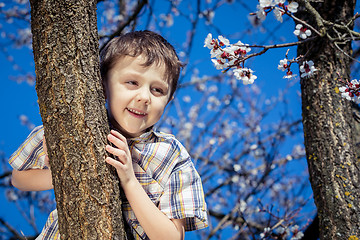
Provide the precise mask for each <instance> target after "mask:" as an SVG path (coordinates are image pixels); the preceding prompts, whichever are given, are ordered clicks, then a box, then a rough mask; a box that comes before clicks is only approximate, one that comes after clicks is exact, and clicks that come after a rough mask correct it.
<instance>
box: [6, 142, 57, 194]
mask: <svg viewBox="0 0 360 240" xmlns="http://www.w3.org/2000/svg"><path fill="white" fill-rule="evenodd" d="M42 144H43V151H44V153H45V166H47V167H48V169H28V170H22V171H18V170H16V169H14V170H13V171H12V177H11V184H12V185H13V186H14V187H16V188H17V189H19V190H21V191H44V190H49V189H53V185H52V176H51V170H50V164H49V157H48V155H47V148H46V141H45V137H43V143H42Z"/></svg>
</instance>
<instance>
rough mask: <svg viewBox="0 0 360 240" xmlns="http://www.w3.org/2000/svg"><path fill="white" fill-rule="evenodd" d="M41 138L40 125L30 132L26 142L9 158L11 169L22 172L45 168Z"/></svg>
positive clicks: (41, 129)
mask: <svg viewBox="0 0 360 240" xmlns="http://www.w3.org/2000/svg"><path fill="white" fill-rule="evenodd" d="M43 136H44V127H43V126H42V125H41V126H38V127H36V128H34V129H33V130H32V132H31V133H30V134H29V136H28V137H27V138H26V140H25V141H24V142H23V143H22V144H21V145H20V147H19V148H18V149H17V150H16V151H15V152H14V153H13V154H12V155H11V156H10V158H9V163H10V165H11V167H12V168H13V169H16V170H19V171H22V170H26V169H42V168H45V153H44V151H43Z"/></svg>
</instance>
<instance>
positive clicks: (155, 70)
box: [9, 31, 207, 239]
mask: <svg viewBox="0 0 360 240" xmlns="http://www.w3.org/2000/svg"><path fill="white" fill-rule="evenodd" d="M100 58H101V61H100V62H101V63H100V70H101V77H102V80H103V85H104V90H105V95H106V99H107V104H108V115H109V121H110V126H111V129H112V130H111V132H110V134H109V135H108V140H109V142H110V143H111V144H113V145H112V146H111V145H107V146H106V147H105V148H106V150H107V151H108V152H109V153H111V154H112V155H113V156H115V157H114V158H113V157H107V158H106V159H105V161H106V162H107V163H108V164H111V165H112V166H114V167H115V168H116V170H117V173H118V175H119V178H120V182H121V186H122V188H123V190H124V193H125V195H126V199H124V200H123V205H122V209H123V213H124V218H125V220H126V222H127V223H128V225H129V226H130V230H131V236H133V238H134V239H184V231H187V230H194V229H200V228H204V227H206V226H207V216H206V204H205V201H204V195H203V190H202V184H201V180H200V177H199V175H198V173H197V172H196V170H195V168H194V166H193V163H192V162H191V159H190V156H189V154H188V153H187V151H186V150H185V149H184V147H183V146H182V145H181V144H180V143H179V142H178V141H177V140H176V139H175V138H174V137H173V136H172V135H169V134H164V133H160V132H156V131H154V130H153V126H154V124H155V123H156V122H158V120H159V119H160V117H161V115H162V113H163V111H164V109H165V107H166V105H167V104H168V103H169V101H171V100H172V98H173V94H174V92H175V89H176V85H177V80H178V77H179V73H180V68H181V63H180V61H179V60H178V57H177V55H176V52H175V50H174V48H173V47H172V46H171V45H170V44H169V43H168V42H167V41H166V40H165V39H164V38H162V37H161V36H160V35H158V34H156V33H153V32H150V31H140V32H132V33H128V34H125V35H123V36H120V37H118V38H114V39H112V40H111V41H110V42H109V44H107V46H106V47H105V48H104V50H103V51H102V52H101V54H100ZM42 136H43V128H42V127H41V126H40V127H37V128H35V129H34V130H33V132H32V133H30V135H29V136H28V138H27V140H26V141H25V142H24V143H23V144H22V145H21V146H20V147H19V149H18V150H17V151H16V152H15V153H14V154H13V155H12V156H11V157H10V160H9V163H10V164H11V165H12V167H13V168H14V170H13V177H12V183H13V185H14V186H15V187H17V188H19V189H21V190H28V191H40V190H46V189H51V188H52V183H51V171H50V169H49V168H47V167H46V165H47V164H46V159H45V158H46V157H45V156H46V144H44V140H43V137H42ZM44 148H45V149H44ZM36 168H38V169H36ZM22 170H25V171H22ZM37 239H60V237H59V231H58V226H57V212H56V210H55V211H54V212H52V213H51V214H50V216H49V219H48V221H47V223H46V225H45V227H44V229H43V231H42V233H41V234H40V236H39V237H38V238H37Z"/></svg>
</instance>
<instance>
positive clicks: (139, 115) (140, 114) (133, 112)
mask: <svg viewBox="0 0 360 240" xmlns="http://www.w3.org/2000/svg"><path fill="white" fill-rule="evenodd" d="M126 109H127V110H128V111H129V112H130V113H132V114H134V115H135V116H137V117H144V116H146V115H147V113H145V112H140V111H137V110H135V109H131V108H126Z"/></svg>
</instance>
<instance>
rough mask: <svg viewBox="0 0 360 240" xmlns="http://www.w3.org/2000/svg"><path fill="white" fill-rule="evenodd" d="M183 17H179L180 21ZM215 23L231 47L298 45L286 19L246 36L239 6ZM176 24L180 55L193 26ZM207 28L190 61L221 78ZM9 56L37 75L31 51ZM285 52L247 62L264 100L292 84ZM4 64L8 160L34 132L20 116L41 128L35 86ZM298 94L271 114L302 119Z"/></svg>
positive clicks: (0, 136)
mask: <svg viewBox="0 0 360 240" xmlns="http://www.w3.org/2000/svg"><path fill="white" fill-rule="evenodd" d="M249 2H250V1H249ZM256 3H257V1H251V3H247V4H246V6H247V7H248V8H249V9H252V10H253V11H255V10H256ZM153 7H154V9H156V10H157V11H162V10H161V8H167V6H165V7H164V4H163V5H162V3H161V1H160V3H158V5H156V6H153ZM179 18H181V16H180V17H179ZM0 21H3V20H0ZM201 21H203V20H201ZM214 21H215V22H216V24H217V25H218V26H221V30H222V32H223V34H224V35H226V36H227V37H229V39H230V41H231V42H232V43H235V42H237V41H238V40H241V41H242V42H244V43H250V44H254V43H255V42H256V43H258V44H263V43H264V42H266V41H268V35H269V33H270V34H273V36H274V37H275V39H277V40H280V41H282V40H283V41H296V38H295V36H293V35H292V31H293V27H294V24H293V23H292V22H291V21H287V20H285V23H284V24H283V25H280V24H279V23H278V22H277V21H274V19H273V17H272V14H271V16H269V19H268V20H267V21H266V22H265V23H264V28H263V31H265V32H264V33H262V30H261V29H253V30H252V32H251V33H249V32H248V31H246V29H251V24H250V22H249V21H248V11H245V10H244V8H242V7H240V6H239V5H237V7H233V6H224V7H222V8H220V10H219V11H218V12H217V13H216V16H215V19H214ZM0 24H3V26H4V28H3V30H9V31H10V29H7V28H8V27H9V26H7V25H6V23H5V22H3V23H1V22H0ZM175 24H176V25H175V26H174V28H172V30H165V31H164V34H163V35H164V36H165V37H166V38H167V39H168V40H169V41H170V42H171V43H173V44H174V46H175V47H176V48H177V49H178V50H179V49H181V44H182V43H183V42H184V41H185V37H186V34H184V31H182V29H186V27H187V26H188V25H189V23H188V22H187V21H175ZM203 26H204V27H202V28H199V29H197V35H196V39H195V41H194V46H193V50H194V51H193V52H192V55H191V56H190V61H191V62H195V63H196V67H197V68H198V69H199V71H200V72H203V73H204V72H205V73H207V74H209V75H211V74H217V73H218V72H217V70H216V69H215V68H214V67H213V66H212V64H211V61H210V56H209V50H208V49H207V48H204V47H203V41H204V39H205V37H206V35H207V34H208V32H209V29H207V27H206V25H203ZM174 29H175V30H174ZM235 33H236V34H235ZM212 34H213V36H214V37H217V33H216V32H215V31H213V32H212ZM282 36H286V38H285V39H284V38H282ZM9 51H10V53H11V54H12V55H13V56H14V59H15V61H16V62H17V64H19V65H20V66H21V68H22V70H23V71H24V72H33V71H34V63H33V62H34V61H33V56H32V53H31V50H29V49H28V48H26V47H25V48H21V49H15V50H14V49H9ZM285 52H286V49H276V50H271V51H270V52H269V53H267V54H266V55H264V56H260V57H258V58H257V59H256V60H249V61H248V64H249V66H250V67H251V68H252V69H253V70H254V71H255V74H256V75H257V77H258V78H257V80H256V84H257V86H258V87H259V88H260V89H261V90H262V92H263V95H262V96H263V97H264V99H265V98H269V97H271V96H273V95H277V94H278V92H279V90H281V89H284V88H285V87H286V85H287V84H288V81H287V80H285V79H283V78H282V77H283V76H284V73H283V72H281V71H279V70H277V64H278V62H279V60H280V59H282V58H284V56H285ZM295 54H296V49H295V48H292V49H291V50H290V54H289V56H290V57H291V56H294V55H295ZM0 63H1V70H2V71H1V72H0V74H1V87H0V101H1V105H0V110H1V112H2V114H3V115H2V116H3V117H2V118H0V150H1V151H3V152H4V154H5V157H6V158H8V157H9V156H10V155H11V153H12V152H14V151H15V150H16V148H17V147H18V146H19V145H20V144H21V143H22V141H23V140H24V139H25V138H26V136H27V135H28V134H29V132H30V130H29V128H28V126H26V125H23V124H22V122H21V117H20V116H26V117H27V118H28V120H29V122H31V123H32V124H34V125H40V124H41V117H40V114H39V108H38V105H37V95H36V91H35V86H34V85H32V84H30V85H29V84H28V83H26V82H22V83H17V82H15V81H13V80H12V77H13V76H17V75H19V74H21V73H19V71H18V69H14V68H13V65H12V64H11V63H9V61H7V59H6V56H4V55H3V54H0ZM296 69H297V67H295V68H294V72H297V70H296ZM185 79H186V78H185ZM246 87H248V86H244V88H246ZM299 90H300V89H299V83H296V84H295V85H294V86H293V87H292V88H290V93H289V95H288V100H289V108H288V109H285V110H284V109H276V110H275V111H274V112H273V113H272V114H274V115H277V114H281V113H282V112H284V111H290V112H292V114H293V116H294V119H295V118H299V117H300V115H301V103H300V98H299ZM186 94H188V93H186V92H179V97H181V96H183V95H186ZM295 141H298V140H295ZM0 193H1V192H0ZM0 202H1V206H2V207H0V216H1V217H4V218H5V219H7V220H8V221H9V222H10V223H11V224H12V225H14V226H15V227H16V228H17V229H22V228H23V222H22V221H20V220H19V219H21V217H20V216H21V215H20V214H19V213H18V212H17V211H13V210H12V209H14V208H16V206H15V205H14V204H8V203H7V202H6V200H5V196H4V194H2V193H1V194H0ZM3 206H6V207H3ZM9 210H11V211H9ZM46 217H47V215H41V217H40V218H39V221H38V227H39V229H41V228H42V226H43V223H44V221H45V219H46ZM26 231H29V229H24V232H26ZM26 233H28V232H26Z"/></svg>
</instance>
